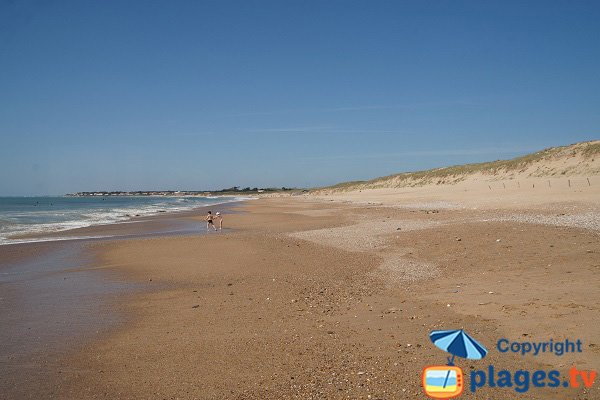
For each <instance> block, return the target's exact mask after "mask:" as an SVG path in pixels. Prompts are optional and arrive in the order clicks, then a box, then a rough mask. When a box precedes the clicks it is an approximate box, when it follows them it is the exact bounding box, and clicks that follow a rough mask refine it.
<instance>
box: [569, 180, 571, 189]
mask: <svg viewBox="0 0 600 400" xmlns="http://www.w3.org/2000/svg"><path fill="white" fill-rule="evenodd" d="M569 187H571V180H570V179H569Z"/></svg>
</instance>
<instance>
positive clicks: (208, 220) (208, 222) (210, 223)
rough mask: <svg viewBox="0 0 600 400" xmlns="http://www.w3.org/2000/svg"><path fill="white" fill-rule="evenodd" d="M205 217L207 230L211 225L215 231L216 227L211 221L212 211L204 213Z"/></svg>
mask: <svg viewBox="0 0 600 400" xmlns="http://www.w3.org/2000/svg"><path fill="white" fill-rule="evenodd" d="M205 219H206V230H207V231H209V230H210V227H211V226H212V228H213V229H214V230H215V231H216V230H217V227H216V226H215V224H214V223H213V215H212V211H209V212H208V214H206V218H205Z"/></svg>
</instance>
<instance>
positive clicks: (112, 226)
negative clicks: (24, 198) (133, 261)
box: [0, 198, 251, 246]
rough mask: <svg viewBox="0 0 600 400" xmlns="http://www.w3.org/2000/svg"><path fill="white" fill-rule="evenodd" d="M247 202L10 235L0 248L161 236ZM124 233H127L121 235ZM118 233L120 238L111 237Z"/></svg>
mask: <svg viewBox="0 0 600 400" xmlns="http://www.w3.org/2000/svg"><path fill="white" fill-rule="evenodd" d="M250 200H251V199H246V198H244V199H239V200H232V201H225V202H222V203H214V204H210V205H199V206H196V207H194V208H190V209H187V210H173V211H166V210H165V211H158V212H156V213H153V214H148V215H138V216H130V217H128V219H126V220H123V221H113V222H106V223H96V224H91V225H88V226H82V227H76V228H67V229H62V230H58V231H48V232H32V233H27V234H20V235H13V236H11V237H10V238H9V239H8V240H11V242H2V243H0V246H6V245H20V244H28V243H43V242H53V241H68V240H99V239H111V238H116V239H118V238H127V237H136V236H139V235H140V231H141V232H144V234H150V235H151V234H164V233H165V229H171V228H169V226H176V224H174V223H173V221H178V222H180V221H183V220H186V219H189V218H190V217H192V216H194V215H196V214H197V213H198V212H199V211H202V210H205V209H207V208H222V209H225V210H227V209H231V208H232V207H235V206H236V205H237V204H241V203H244V202H246V201H250ZM161 223H162V224H161ZM129 225H132V226H129ZM133 225H136V226H133ZM180 225H183V224H180ZM177 229H179V230H186V227H185V226H182V227H177ZM171 230H172V229H171ZM187 230H190V229H189V226H188V227H187ZM115 232H117V233H115ZM123 232H126V234H123ZM117 234H118V235H120V236H114V235H117Z"/></svg>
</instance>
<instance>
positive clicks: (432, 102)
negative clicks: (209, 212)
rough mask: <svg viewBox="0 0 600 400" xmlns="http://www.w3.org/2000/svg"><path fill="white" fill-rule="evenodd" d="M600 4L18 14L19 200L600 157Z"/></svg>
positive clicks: (14, 39)
mask: <svg viewBox="0 0 600 400" xmlns="http://www.w3.org/2000/svg"><path fill="white" fill-rule="evenodd" d="M599 21H600V2H598V1H589V2H588V1H564V2H563V1H539V2H531V1H530V2H527V1H516V2H510V1H497V2H491V1H471V2H463V1H412V2H411V1H366V0H365V1H361V2H356V1H329V0H328V1H306V0H298V1H285V0H283V1H282V0H278V1H248V0H244V1H236V2H233V1H104V0H103V1H82V0H77V1H63V0H61V1H49V0H48V1H26V0H23V1H16V0H15V1H6V0H0V72H1V73H0V195H30V194H61V193H65V192H69V191H78V190H100V189H110V190H113V189H125V190H128V189H153V188H156V189H214V188H221V187H228V186H233V185H240V186H302V187H308V186H317V185H324V184H331V183H335V182H339V181H344V180H354V179H365V178H370V177H375V176H380V175H386V174H391V173H395V172H402V171H409V170H417V169H424V168H431V167H436V166H442V165H449V164H457V163H464V162H476V161H487V160H493V159H498V158H509V157H512V156H515V155H519V154H523V153H526V152H530V151H533V150H538V149H541V148H544V147H548V146H555V145H563V144H569V143H573V142H577V141H583V140H590V139H598V138H599V137H600V135H599V127H600V73H599V71H600V23H599Z"/></svg>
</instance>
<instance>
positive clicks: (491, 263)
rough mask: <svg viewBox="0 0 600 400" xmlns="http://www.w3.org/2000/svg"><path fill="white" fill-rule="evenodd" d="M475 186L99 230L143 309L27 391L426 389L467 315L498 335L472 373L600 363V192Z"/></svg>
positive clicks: (237, 394) (168, 394) (124, 311)
mask: <svg viewBox="0 0 600 400" xmlns="http://www.w3.org/2000/svg"><path fill="white" fill-rule="evenodd" d="M503 190H504V189H503ZM507 190H508V189H507ZM594 190H595V189H594ZM488 192H489V189H488ZM515 192H516V190H515ZM465 193H468V192H465V191H463V192H462V195H461V192H460V190H458V189H454V190H451V191H449V192H448V193H444V192H443V191H442V192H440V191H439V188H437V191H436V190H434V188H423V189H413V192H410V189H406V190H402V191H396V192H392V191H388V192H384V191H369V192H367V193H362V192H359V193H353V194H340V195H336V196H323V197H321V198H316V197H304V196H303V197H287V198H280V199H277V198H273V199H262V200H258V201H253V202H249V203H247V204H244V205H243V206H241V207H240V208H239V211H243V213H236V214H231V215H227V216H226V218H225V223H226V226H227V227H231V228H233V231H231V232H227V233H225V232H223V233H219V234H210V235H205V236H184V237H159V238H150V239H134V240H122V241H118V242H102V243H98V244H96V245H95V246H94V254H95V256H96V263H95V266H94V268H101V269H104V270H106V271H109V272H111V273H112V274H114V276H116V277H118V278H119V279H123V280H126V281H135V282H139V283H140V284H141V285H142V287H143V290H142V291H141V292H139V293H137V294H135V295H132V296H129V297H127V298H126V299H125V300H122V301H120V302H119V303H117V304H115V305H114V310H115V311H116V312H118V313H119V314H121V315H123V316H124V318H125V321H126V323H123V324H121V325H120V326H119V327H118V328H117V329H116V330H114V331H113V332H112V333H111V334H109V335H106V336H104V337H102V338H101V339H98V340H96V341H93V342H91V343H89V344H87V345H85V346H84V347H83V348H82V349H81V350H80V351H77V352H75V353H73V354H69V355H67V356H66V357H65V358H64V359H63V360H62V361H61V363H60V364H58V365H55V366H53V368H52V370H51V372H52V373H51V374H49V378H48V379H49V381H51V382H52V383H53V385H52V391H51V393H48V392H47V391H46V392H43V391H42V389H39V390H38V388H35V387H30V388H25V390H22V391H21V392H20V393H22V394H26V395H29V396H30V397H31V398H42V397H56V398H68V399H93V398H102V399H115V398H119V399H155V398H156V399H177V398H178V399H347V398H348V399H408V398H424V395H423V393H422V389H421V383H420V379H421V377H420V374H421V370H422V368H423V367H424V366H427V365H432V364H443V363H444V362H445V361H446V358H445V356H446V354H444V353H443V352H442V351H440V350H438V349H437V348H436V347H435V346H433V345H432V344H431V342H430V341H429V339H428V334H429V332H430V331H431V330H433V329H454V328H464V329H466V330H467V331H468V332H469V333H471V334H472V335H474V336H475V337H476V338H477V339H479V340H480V341H481V342H482V343H484V344H485V345H486V346H487V347H488V349H489V350H490V353H489V355H488V356H487V357H486V358H485V360H482V361H468V360H462V359H461V360H460V361H458V362H457V364H458V365H459V366H461V367H462V368H463V370H465V372H467V374H468V371H469V370H470V369H471V368H476V369H486V368H487V366H488V365H490V364H493V365H494V366H495V367H496V369H502V368H507V369H509V370H512V371H516V370H518V369H520V368H523V369H527V370H535V369H538V368H544V369H558V370H560V371H561V372H562V373H566V372H567V371H568V369H569V368H570V366H571V365H573V364H575V365H577V367H579V368H580V369H598V361H599V360H600V354H599V351H600V343H599V342H598V341H599V340H600V339H599V333H600V313H599V312H598V311H599V307H600V306H599V304H600V302H599V300H600V279H599V278H598V276H599V274H598V273H599V269H600V256H599V255H600V241H599V238H600V236H599V231H598V224H597V218H598V215H599V207H598V206H599V205H598V199H600V196H599V197H595V195H594V193H596V192H593V193H590V191H589V190H588V191H587V192H586V191H584V190H583V189H582V191H581V192H578V193H579V194H577V195H573V192H570V193H566V194H564V195H563V194H560V195H558V196H556V197H551V196H550V197H549V196H548V195H547V194H546V195H545V197H544V195H540V196H529V194H525V195H523V193H522V192H516V193H512V192H510V193H505V194H504V195H503V196H505V197H502V196H499V195H496V196H494V197H493V198H489V195H486V194H484V193H486V192H485V191H481V193H480V192H477V193H479V194H477V195H474V194H467V195H466V196H465ZM473 193H474V192H473ZM332 197H333V199H334V200H335V201H330V200H331V199H332ZM368 203H376V204H368ZM561 214H563V215H561ZM581 215H585V216H586V217H585V218H583V217H581ZM195 219H196V220H197V221H199V223H200V222H201V219H202V216H197V217H195ZM589 221H592V223H588V222H589ZM593 221H596V222H593ZM502 337H506V338H508V339H510V340H515V341H524V340H531V341H547V340H549V339H554V340H560V339H564V338H570V339H575V340H576V339H581V340H582V341H583V343H584V348H583V352H582V353H580V354H568V355H564V356H562V357H558V356H555V355H544V356H542V357H531V356H528V357H522V356H518V355H514V354H499V353H498V351H496V350H495V344H496V341H497V340H498V339H500V338H502ZM43 390H47V389H43ZM463 397H464V398H481V399H490V398H502V399H548V398H552V399H599V398H600V388H599V385H598V383H596V384H595V386H594V387H593V388H591V389H582V388H580V389H560V390H556V389H533V388H532V389H531V390H530V391H529V392H527V393H523V394H520V393H516V392H515V391H514V390H512V389H504V390H498V389H496V390H492V389H489V388H483V389H481V390H480V391H478V392H477V393H476V394H475V395H473V394H472V393H469V392H468V390H467V391H466V392H465V394H464V395H463Z"/></svg>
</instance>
